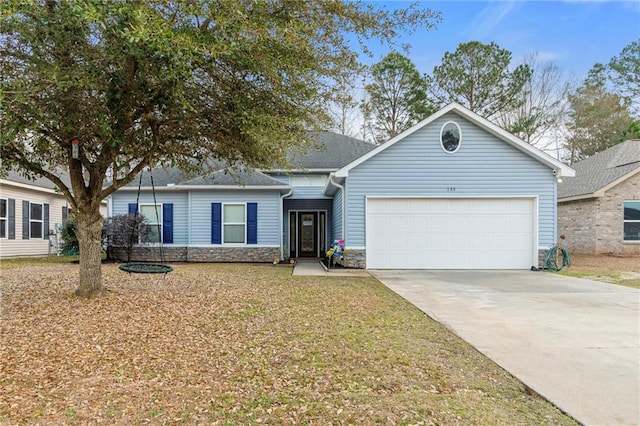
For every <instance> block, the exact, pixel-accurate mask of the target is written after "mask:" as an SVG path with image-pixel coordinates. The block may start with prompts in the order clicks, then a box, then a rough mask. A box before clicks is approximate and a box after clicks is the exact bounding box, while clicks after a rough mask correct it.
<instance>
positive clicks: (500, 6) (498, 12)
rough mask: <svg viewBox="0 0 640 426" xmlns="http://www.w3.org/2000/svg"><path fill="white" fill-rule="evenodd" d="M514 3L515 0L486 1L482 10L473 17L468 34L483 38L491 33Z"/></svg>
mask: <svg viewBox="0 0 640 426" xmlns="http://www.w3.org/2000/svg"><path fill="white" fill-rule="evenodd" d="M516 3H517V2H515V1H501V2H493V1H492V2H489V3H487V5H486V6H485V7H484V8H483V9H482V11H480V13H478V14H477V15H476V17H475V18H473V21H472V22H471V25H470V26H469V27H470V29H469V31H468V33H469V35H470V36H472V37H473V38H484V37H487V36H488V35H490V34H491V33H493V31H494V30H495V29H496V28H497V27H498V26H499V25H500V23H501V22H502V20H503V19H504V18H505V17H506V16H507V15H509V13H510V12H511V11H512V10H513V8H514V6H515V5H516Z"/></svg>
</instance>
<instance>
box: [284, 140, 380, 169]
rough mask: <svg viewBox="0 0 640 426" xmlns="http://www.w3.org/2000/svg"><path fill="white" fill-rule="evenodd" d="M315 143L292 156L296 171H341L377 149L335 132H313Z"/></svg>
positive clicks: (291, 159) (292, 165)
mask: <svg viewBox="0 0 640 426" xmlns="http://www.w3.org/2000/svg"><path fill="white" fill-rule="evenodd" d="M311 137H312V138H313V139H314V140H315V143H314V144H313V145H312V146H310V147H307V148H306V149H304V148H303V149H302V151H300V152H296V153H294V154H292V155H291V156H290V158H289V161H290V163H291V167H292V168H294V169H335V170H337V169H339V168H341V167H343V166H346V165H347V164H349V163H350V162H352V161H353V160H355V159H356V158H358V157H361V156H362V155H364V154H366V153H367V152H369V151H371V150H372V149H374V148H375V147H376V145H373V144H371V143H369V142H365V141H362V140H360V139H356V138H352V137H350V136H345V135H340V134H338V133H334V132H328V131H325V132H311Z"/></svg>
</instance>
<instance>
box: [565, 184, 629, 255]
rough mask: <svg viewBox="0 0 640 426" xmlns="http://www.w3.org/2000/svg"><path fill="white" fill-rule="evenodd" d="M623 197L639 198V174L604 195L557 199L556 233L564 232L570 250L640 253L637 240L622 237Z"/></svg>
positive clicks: (626, 253)
mask: <svg viewBox="0 0 640 426" xmlns="http://www.w3.org/2000/svg"><path fill="white" fill-rule="evenodd" d="M624 200H640V174H636V175H635V176H632V177H630V178H629V179H627V180H625V181H624V182H622V183H620V184H618V185H616V186H614V187H613V188H611V189H609V190H608V191H607V192H606V193H605V195H604V196H603V197H600V198H589V199H585V200H577V201H569V202H564V203H558V235H563V234H564V235H565V236H566V239H565V241H564V245H565V246H566V247H567V249H568V250H569V254H571V253H584V254H616V255H638V254H640V243H625V242H624V241H623V227H624V222H623V220H624V212H623V209H622V206H623V202H624Z"/></svg>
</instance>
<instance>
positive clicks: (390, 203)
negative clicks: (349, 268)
mask: <svg viewBox="0 0 640 426" xmlns="http://www.w3.org/2000/svg"><path fill="white" fill-rule="evenodd" d="M534 205H535V203H534V201H533V199H531V198H515V199H508V198H496V199H492V198H478V199H476V198H441V199H438V198H424V199H419V198H415V199H369V200H367V243H366V249H367V267H369V268H398V269H527V268H529V267H530V266H531V262H532V259H533V253H534V241H535V240H534V236H533V232H534V229H535V227H534V225H533V220H534V211H533V208H534Z"/></svg>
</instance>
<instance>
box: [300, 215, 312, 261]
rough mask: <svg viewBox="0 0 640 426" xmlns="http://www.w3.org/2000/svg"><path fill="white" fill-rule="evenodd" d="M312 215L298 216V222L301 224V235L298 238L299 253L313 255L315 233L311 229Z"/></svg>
mask: <svg viewBox="0 0 640 426" xmlns="http://www.w3.org/2000/svg"><path fill="white" fill-rule="evenodd" d="M313 216H314V215H313V213H309V214H301V215H300V221H301V222H302V224H301V231H302V232H300V233H301V234H302V235H301V236H300V244H301V247H300V251H303V252H306V253H313V252H315V249H316V248H315V238H314V237H315V235H314V234H315V233H314V232H313V229H314V228H315V226H314V223H313V219H314V217H313Z"/></svg>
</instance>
